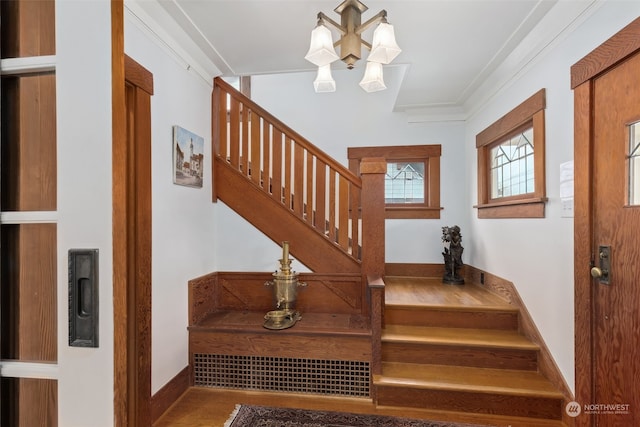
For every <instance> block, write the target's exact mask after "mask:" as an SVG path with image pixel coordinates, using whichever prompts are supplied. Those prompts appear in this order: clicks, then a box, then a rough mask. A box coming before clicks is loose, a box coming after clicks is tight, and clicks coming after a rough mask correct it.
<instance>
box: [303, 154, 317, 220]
mask: <svg viewBox="0 0 640 427" xmlns="http://www.w3.org/2000/svg"><path fill="white" fill-rule="evenodd" d="M305 153H306V155H307V175H306V178H305V181H306V184H307V199H306V204H307V205H306V206H305V215H306V220H307V223H309V225H311V226H312V227H313V226H315V219H314V217H315V212H314V209H315V208H314V206H313V193H314V189H315V185H316V179H315V174H314V172H313V158H314V156H313V155H312V154H311V153H310V152H309V151H307V150H305Z"/></svg>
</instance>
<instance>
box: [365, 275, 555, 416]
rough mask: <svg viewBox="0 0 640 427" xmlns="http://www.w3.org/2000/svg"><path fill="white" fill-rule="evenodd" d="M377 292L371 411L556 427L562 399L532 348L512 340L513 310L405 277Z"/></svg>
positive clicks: (465, 290) (470, 292)
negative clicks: (379, 319) (377, 345)
mask: <svg viewBox="0 0 640 427" xmlns="http://www.w3.org/2000/svg"><path fill="white" fill-rule="evenodd" d="M385 284H386V306H385V325H386V326H385V327H384V329H383V330H382V373H381V374H379V375H375V376H374V381H373V382H374V387H375V390H376V396H377V405H380V406H401V407H416V408H424V409H430V410H442V411H455V412H466V413H478V414H491V415H505V416H511V417H525V418H527V419H532V420H531V421H530V423H525V424H523V425H541V424H542V422H543V420H558V424H557V425H562V424H561V422H560V420H561V419H562V412H563V395H562V393H560V392H559V391H558V390H557V389H556V388H555V387H554V386H553V385H552V384H551V383H550V382H549V381H548V380H547V379H546V378H544V377H543V376H542V375H541V374H539V373H538V365H537V356H538V351H539V348H538V346H536V345H535V344H533V343H531V342H530V341H529V340H527V339H526V338H525V337H524V336H523V335H521V334H520V333H519V332H518V310H517V309H516V308H514V307H513V306H511V305H509V304H508V303H507V302H505V301H503V300H502V299H501V298H499V297H497V296H495V295H493V294H491V293H489V292H487V291H486V290H484V289H482V288H480V287H479V286H476V285H474V284H466V285H464V286H456V285H443V284H442V282H441V281H440V280H439V279H428V278H409V277H386V278H385ZM538 421H539V422H540V423H539V424H538V423H537V422H538ZM545 425H548V424H545Z"/></svg>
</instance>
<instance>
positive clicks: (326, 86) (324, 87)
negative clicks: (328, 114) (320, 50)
mask: <svg viewBox="0 0 640 427" xmlns="http://www.w3.org/2000/svg"><path fill="white" fill-rule="evenodd" d="M313 88H314V89H315V90H316V93H320V92H335V91H336V81H335V80H333V77H332V76H331V65H330V64H327V65H323V66H321V67H318V75H317V77H316V79H315V80H314V82H313Z"/></svg>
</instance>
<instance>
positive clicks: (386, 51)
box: [367, 22, 402, 64]
mask: <svg viewBox="0 0 640 427" xmlns="http://www.w3.org/2000/svg"><path fill="white" fill-rule="evenodd" d="M400 52H402V49H400V47H399V46H398V43H396V36H395V32H394V31H393V25H391V24H387V23H385V22H382V23H380V25H378V27H377V28H376V30H375V31H374V32H373V41H372V42H371V53H370V54H369V57H368V58H367V61H373V62H379V63H381V64H388V63H390V62H391V61H393V60H394V59H395V57H396V56H398V55H399V54H400Z"/></svg>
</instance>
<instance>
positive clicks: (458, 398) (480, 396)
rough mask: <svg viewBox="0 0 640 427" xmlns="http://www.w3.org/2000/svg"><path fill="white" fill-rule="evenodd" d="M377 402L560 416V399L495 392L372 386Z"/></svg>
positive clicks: (425, 407) (395, 404)
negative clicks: (374, 388) (374, 387)
mask: <svg viewBox="0 0 640 427" xmlns="http://www.w3.org/2000/svg"><path fill="white" fill-rule="evenodd" d="M376 396H377V402H376V403H377V405H380V406H402V407H414V408H423V409H432V410H443V411H459V412H467V413H480V414H492V415H508V416H516V417H529V418H544V419H554V420H558V419H560V415H561V413H562V410H561V406H562V401H561V400H560V399H550V398H543V397H528V396H512V395H504V394H496V393H480V392H478V393H474V392H467V391H464V392H462V391H452V390H432V389H418V388H411V387H395V386H393V387H391V386H384V385H383V386H377V387H376Z"/></svg>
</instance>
